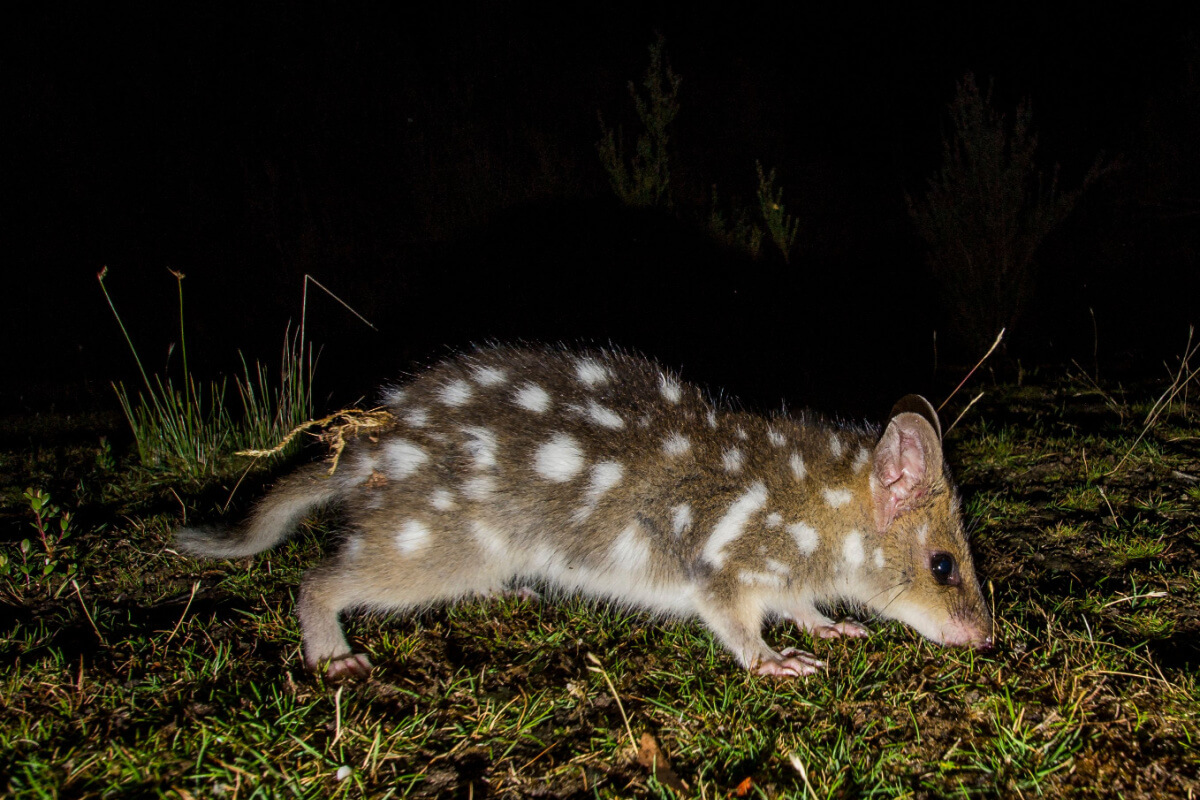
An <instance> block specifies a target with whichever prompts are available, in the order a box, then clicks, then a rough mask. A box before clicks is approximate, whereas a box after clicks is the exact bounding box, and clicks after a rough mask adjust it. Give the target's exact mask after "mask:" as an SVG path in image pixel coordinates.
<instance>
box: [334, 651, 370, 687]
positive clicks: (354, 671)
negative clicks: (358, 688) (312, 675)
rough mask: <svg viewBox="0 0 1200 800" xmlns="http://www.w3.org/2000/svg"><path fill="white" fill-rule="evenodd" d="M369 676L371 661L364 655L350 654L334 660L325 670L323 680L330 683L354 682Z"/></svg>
mask: <svg viewBox="0 0 1200 800" xmlns="http://www.w3.org/2000/svg"><path fill="white" fill-rule="evenodd" d="M370 674H371V661H370V659H368V658H367V656H366V654H365V653H351V654H350V655H348V656H342V657H341V658H335V659H333V660H332V661H330V662H329V666H328V667H326V668H325V679H326V680H331V681H343V680H356V679H359V678H365V677H367V676H368V675H370Z"/></svg>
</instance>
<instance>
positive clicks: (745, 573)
mask: <svg viewBox="0 0 1200 800" xmlns="http://www.w3.org/2000/svg"><path fill="white" fill-rule="evenodd" d="M738 580H740V581H741V582H742V583H744V584H746V585H747V586H765V587H767V588H770V589H782V588H783V576H782V575H779V574H777V573H774V572H754V571H753V570H748V569H743V570H739V571H738Z"/></svg>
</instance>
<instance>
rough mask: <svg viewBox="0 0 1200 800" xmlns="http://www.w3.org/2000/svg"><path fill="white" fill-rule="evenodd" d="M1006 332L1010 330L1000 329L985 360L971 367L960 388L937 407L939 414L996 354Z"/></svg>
mask: <svg viewBox="0 0 1200 800" xmlns="http://www.w3.org/2000/svg"><path fill="white" fill-rule="evenodd" d="M1006 330H1008V329H1007V328H1001V329H1000V332H999V333H997V334H996V341H994V342H992V346H991V347H989V348H988V351H987V352H986V353H984V354H983V358H981V359H979V361H978V362H976V364H975V366H973V367H971V371H970V372H968V373H967V376H966V377H965V378H963V379H962V380H961V381H959V382H958V386H955V387H954V391H953V392H951V393H950V395H949V396H948V397H947V398H946V399H945V400H943V401H942V404H941V405H940V406H938V407H937V410H938V413H941V411H942V409H943V408H945V407H946V403H949V402H950V401H951V400H953V399H954V395H956V394H958V390H959V389H961V388H962V387H963V384H965V383H966V382H967V381H969V380H971V376H972V375H974V374H975V370H977V369H979V368H980V367H982V366H983V362H985V361H987V360H988V356H990V355H991V354H992V353H994V352H996V348H997V347H999V346H1000V340H1001V339H1003V338H1004V332H1005V331H1006ZM967 407H968V408H970V406H967Z"/></svg>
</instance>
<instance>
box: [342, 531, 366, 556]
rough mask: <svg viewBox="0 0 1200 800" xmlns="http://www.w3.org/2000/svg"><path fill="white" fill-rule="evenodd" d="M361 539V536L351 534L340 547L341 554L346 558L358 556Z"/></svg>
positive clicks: (360, 550) (361, 547)
mask: <svg viewBox="0 0 1200 800" xmlns="http://www.w3.org/2000/svg"><path fill="white" fill-rule="evenodd" d="M362 549H363V540H362V537H361V536H352V537H350V538H349V539H347V540H346V544H345V545H344V546H343V548H342V554H343V555H344V556H345V557H346V558H348V559H353V558H358V554H359V553H361V552H362Z"/></svg>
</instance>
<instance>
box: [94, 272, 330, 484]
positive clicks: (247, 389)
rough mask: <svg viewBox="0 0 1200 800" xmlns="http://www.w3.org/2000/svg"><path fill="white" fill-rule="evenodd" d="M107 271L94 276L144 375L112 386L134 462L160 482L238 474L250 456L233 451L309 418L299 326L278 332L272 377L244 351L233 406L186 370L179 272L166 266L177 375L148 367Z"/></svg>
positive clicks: (222, 391) (308, 362) (256, 445)
mask: <svg viewBox="0 0 1200 800" xmlns="http://www.w3.org/2000/svg"><path fill="white" fill-rule="evenodd" d="M107 274H108V269H107V267H106V268H105V269H103V270H101V271H100V273H99V274H98V275H97V276H96V277H97V279H98V280H99V282H100V288H101V289H102V290H103V292H104V297H105V299H106V300H107V301H108V304H109V307H110V308H111V309H112V312H113V316H114V317H115V319H116V321H117V325H118V326H119V327H120V329H121V333H122V334H123V335H124V337H125V341H126V343H127V344H128V345H129V349H130V351H131V352H132V354H133V359H134V361H135V362H136V364H137V367H138V372H139V374H140V375H141V378H142V388H141V390H140V391H138V392H136V393H135V392H133V391H131V390H130V389H127V388H126V387H125V385H124V384H122V383H115V384H114V385H113V388H114V389H115V391H116V393H117V397H118V399H119V400H120V403H121V408H122V410H123V411H124V412H125V418H126V420H127V421H128V423H129V426H130V428H131V429H132V430H133V436H134V439H135V441H136V442H137V450H138V458H139V462H140V465H141V466H142V468H143V469H145V470H146V471H147V473H149V474H150V475H153V476H155V477H156V478H158V479H159V480H160V481H162V482H172V481H178V480H180V479H185V480H189V481H193V482H203V481H206V480H209V479H211V478H213V477H216V476H221V475H226V474H231V473H236V472H237V471H239V470H244V469H246V465H247V464H248V463H249V462H248V460H247V459H246V458H243V457H238V456H237V453H239V452H241V451H247V450H268V449H271V448H273V447H275V445H276V444H278V443H279V442H280V441H282V440H283V439H284V437H285V436H287V434H288V433H289V432H290V431H292V430H293V429H294V428H295V427H296V426H297V425H300V424H301V423H303V422H306V421H307V420H310V419H312V417H313V400H312V378H313V370H314V361H313V353H312V347H311V345H310V346H307V347H306V346H305V342H304V339H303V335H302V333H301V331H297V332H296V334H295V335H292V334H291V333H290V332H286V333H285V334H284V337H283V354H282V358H281V359H280V367H279V375H278V378H277V379H274V380H273V379H272V378H271V376H270V373H269V370H268V369H267V368H266V366H264V365H263V364H261V363H259V362H255V364H254V366H253V367H251V366H250V364H249V363H247V361H246V359H245V357H244V356H243V357H242V359H241V360H242V371H241V374H240V375H237V376H235V378H234V384H235V387H236V391H237V395H238V398H239V400H240V403H239V406H240V408H235V407H234V406H233V405H232V403H231V402H229V401H228V400H227V398H226V395H227V388H228V387H227V383H226V381H225V380H220V381H212V382H210V383H207V384H205V383H204V382H202V381H200V380H198V379H197V378H196V377H195V376H194V375H193V374H192V373H191V372H190V371H189V369H188V350H187V337H186V328H185V325H184V304H183V279H184V276H183V274H181V273H179V272H175V271H174V270H172V271H171V274H172V275H174V277H175V280H176V284H177V289H178V297H179V351H180V360H181V361H182V365H181V369H182V371H181V375H180V376H179V378H178V380H177V379H176V378H173V377H170V376H164V375H158V374H155V375H153V376H151V375H149V374H147V372H146V370H145V368H144V367H143V366H142V360H141V357H140V356H139V355H138V351H137V348H136V347H135V346H134V344H133V339H132V338H131V337H130V335H129V331H128V330H127V329H126V327H125V323H124V321H123V320H122V319H121V315H120V314H119V313H118V312H117V307H116V304H115V303H114V302H113V298H112V296H111V295H110V294H109V291H108V287H107V286H106V285H105V278H106V277H107ZM302 327H303V326H302ZM296 446H297V445H296V443H292V444H291V445H289V447H287V448H285V449H284V451H282V454H283V455H287V454H288V453H290V452H294V451H295V449H296Z"/></svg>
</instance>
